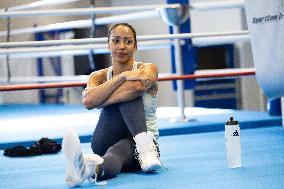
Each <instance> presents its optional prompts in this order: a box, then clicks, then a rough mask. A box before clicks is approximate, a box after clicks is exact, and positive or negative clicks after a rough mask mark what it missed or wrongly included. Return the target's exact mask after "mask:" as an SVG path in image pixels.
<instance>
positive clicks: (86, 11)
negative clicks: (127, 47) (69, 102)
mask: <svg viewBox="0 0 284 189" xmlns="http://www.w3.org/2000/svg"><path fill="white" fill-rule="evenodd" d="M180 7H181V6H180V4H164V5H140V6H121V7H98V8H77V9H56V10H26V11H9V12H4V11H1V12H0V18H1V17H2V18H3V17H4V18H6V17H25V16H71V15H91V14H112V13H123V12H135V11H145V10H153V9H154V10H155V9H156V10H159V9H161V8H180Z"/></svg>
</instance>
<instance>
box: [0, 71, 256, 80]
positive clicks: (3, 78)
mask: <svg viewBox="0 0 284 189" xmlns="http://www.w3.org/2000/svg"><path fill="white" fill-rule="evenodd" d="M252 71H255V68H226V69H210V70H196V71H195V72H194V74H217V73H230V72H252ZM169 76H178V74H173V73H159V76H158V77H159V78H161V77H169ZM88 78H89V76H88V75H77V76H75V75H74V76H41V77H37V76H36V77H11V79H10V83H36V82H64V81H66V82H68V81H70V82H71V81H73V82H86V81H87V80H88ZM200 80H201V79H200ZM6 81H7V80H6V78H5V77H0V82H1V83H6Z"/></svg>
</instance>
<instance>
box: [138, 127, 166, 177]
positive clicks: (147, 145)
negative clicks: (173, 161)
mask: <svg viewBox="0 0 284 189" xmlns="http://www.w3.org/2000/svg"><path fill="white" fill-rule="evenodd" d="M153 140H154V135H153V133H152V132H149V131H148V132H147V133H146V132H143V133H139V134H138V135H136V136H135V137H134V141H135V143H136V151H135V157H136V158H137V159H138V160H139V163H140V166H141V169H142V171H144V172H150V171H155V170H158V169H160V168H161V167H162V165H161V161H160V158H159V154H158V152H157V148H156V145H155V143H154V141H153Z"/></svg>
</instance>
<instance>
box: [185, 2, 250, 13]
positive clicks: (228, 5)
mask: <svg viewBox="0 0 284 189" xmlns="http://www.w3.org/2000/svg"><path fill="white" fill-rule="evenodd" d="M244 6H245V1H242V0H241V1H240V0H236V1H232V0H231V1H213V2H208V1H207V2H196V3H191V4H190V9H192V10H196V11H207V10H218V9H232V8H243V7H244Z"/></svg>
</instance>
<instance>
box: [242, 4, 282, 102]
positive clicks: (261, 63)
mask: <svg viewBox="0 0 284 189" xmlns="http://www.w3.org/2000/svg"><path fill="white" fill-rule="evenodd" d="M245 11H246V19H247V23H248V29H249V33H250V38H251V45H252V51H253V59H254V65H255V68H256V78H257V81H258V83H259V85H260V86H261V88H262V89H263V91H264V94H265V95H266V96H267V97H268V98H269V99H274V98H279V97H281V96H284V11H283V0H246V1H245Z"/></svg>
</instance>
